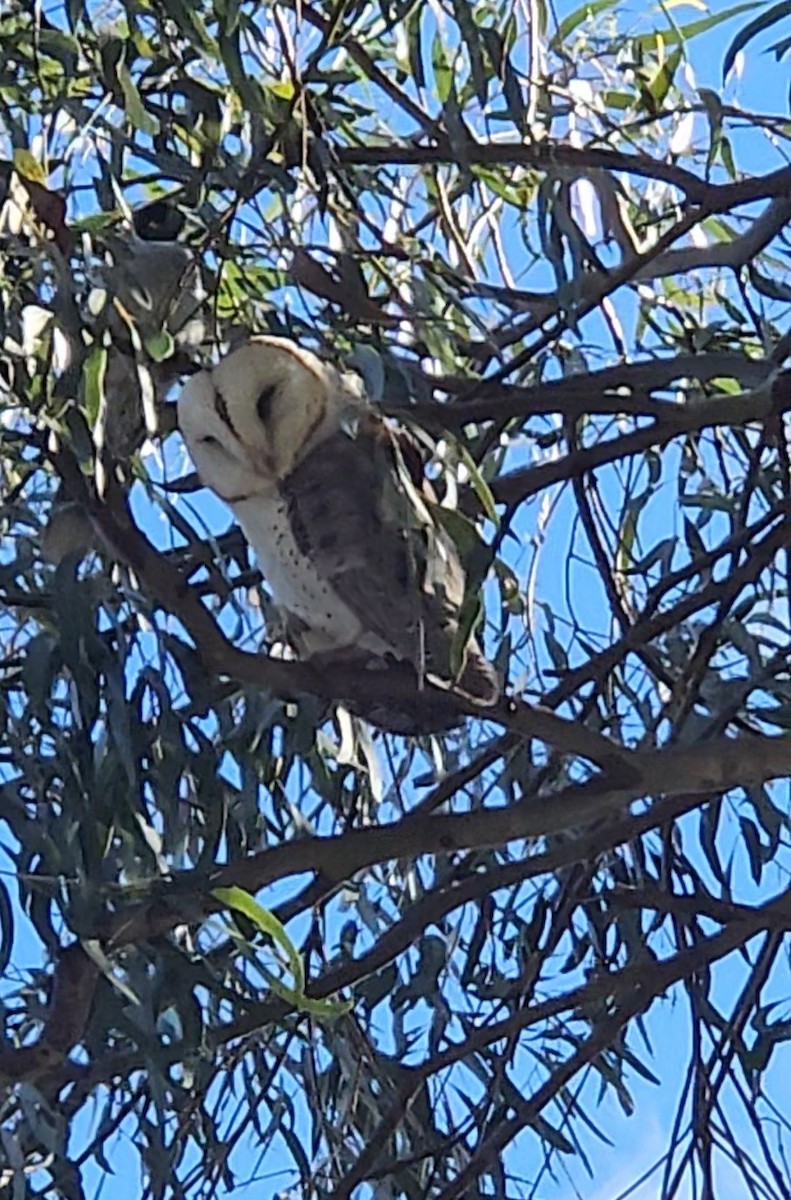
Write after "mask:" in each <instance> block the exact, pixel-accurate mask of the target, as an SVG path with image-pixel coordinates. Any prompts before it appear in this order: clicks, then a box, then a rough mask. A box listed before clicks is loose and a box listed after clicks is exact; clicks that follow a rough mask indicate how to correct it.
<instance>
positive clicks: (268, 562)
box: [234, 492, 382, 653]
mask: <svg viewBox="0 0 791 1200" xmlns="http://www.w3.org/2000/svg"><path fill="white" fill-rule="evenodd" d="M234 512H235V513H236V516H237V519H238V521H239V524H240V525H241V527H242V531H243V533H244V535H245V537H246V538H247V540H248V542H249V543H250V545H251V546H252V547H253V549H254V550H255V553H256V558H257V559H258V565H259V566H260V568H261V571H262V572H263V575H264V578H265V579H266V582H267V583H268V584H269V587H270V588H271V589H272V594H273V596H274V599H275V603H276V604H278V605H280V606H281V607H282V608H284V609H286V611H287V612H289V613H292V614H293V615H294V616H295V617H299V619H300V620H301V621H304V622H305V624H307V625H308V626H310V628H311V629H312V630H314V631H315V632H318V633H320V634H322V635H324V637H325V638H326V640H327V645H326V646H320V645H317V646H316V647H315V650H316V651H318V650H331V649H342V648H345V647H348V646H359V647H361V648H362V649H367V650H372V651H374V652H375V653H377V652H378V653H381V650H382V647H381V645H380V644H379V639H376V642H377V645H376V647H374V646H368V645H366V643H367V641H368V638H367V637H366V636H365V635H364V634H363V628H362V625H361V623H360V621H359V619H358V618H357V617H356V616H355V614H354V613H353V612H352V611H351V609H350V608H348V607H347V605H345V604H344V603H343V601H342V600H340V599H339V598H338V597H337V596H336V595H335V593H334V591H333V589H332V587H331V585H330V584H329V583H328V582H327V580H325V579H322V577H321V576H320V575H319V573H318V572H317V570H316V567H315V564H314V563H313V562H312V560H311V559H310V558H308V557H307V556H306V555H305V554H303V553H302V552H301V550H300V549H299V547H298V546H297V543H296V541H295V539H294V535H293V532H292V529H291V522H290V520H289V516H288V510H287V507H286V502H285V501H284V500H283V498H282V496H281V495H280V493H279V492H273V493H261V492H259V493H258V494H257V495H255V496H251V497H250V499H249V500H242V501H239V502H237V503H236V504H234Z"/></svg>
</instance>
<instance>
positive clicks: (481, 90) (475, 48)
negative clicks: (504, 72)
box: [453, 0, 489, 105]
mask: <svg viewBox="0 0 791 1200" xmlns="http://www.w3.org/2000/svg"><path fill="white" fill-rule="evenodd" d="M472 11H473V10H472V6H471V5H470V0H453V13H454V15H455V17H456V20H457V22H458V26H459V30H460V32H461V36H462V37H463V38H464V41H465V43H466V46H467V53H468V54H469V56H470V71H471V74H472V81H473V86H474V88H475V94H476V96H477V97H478V100H479V101H480V103H481V105H484V104H486V100H487V97H488V94H489V77H488V75H487V72H486V67H485V66H484V61H483V49H482V46H481V31H480V29H479V28H478V26H477V25H476V24H475V21H474V20H473V16H472Z"/></svg>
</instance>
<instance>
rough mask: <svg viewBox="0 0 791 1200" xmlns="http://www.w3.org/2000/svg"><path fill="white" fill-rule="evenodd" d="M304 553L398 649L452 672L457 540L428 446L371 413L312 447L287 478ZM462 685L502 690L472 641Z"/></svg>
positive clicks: (483, 692) (433, 668)
mask: <svg viewBox="0 0 791 1200" xmlns="http://www.w3.org/2000/svg"><path fill="white" fill-rule="evenodd" d="M281 492H282V494H283V496H284V498H285V499H286V501H287V504H288V510H289V517H290V522H291V527H292V531H293V534H294V538H295V540H296V542H297V545H298V546H299V549H300V551H301V552H302V553H303V554H305V555H307V556H309V557H310V558H311V559H312V560H313V562H314V563H315V566H316V569H317V571H318V572H319V574H320V575H322V576H323V577H324V578H325V579H327V580H328V581H329V582H331V585H332V588H333V590H334V591H335V593H336V594H337V595H338V597H339V598H340V599H341V600H342V601H343V602H344V603H345V604H346V605H347V606H348V607H349V608H350V609H351V610H352V611H353V612H354V613H355V614H356V615H357V616H358V617H359V618H360V620H361V621H362V623H363V625H364V627H365V629H366V630H369V631H370V632H372V633H375V634H376V635H377V636H378V637H379V638H381V640H382V641H383V643H384V644H385V645H386V646H387V647H388V649H389V650H390V652H391V653H392V654H393V655H394V657H396V658H398V659H402V660H405V661H407V662H409V663H411V664H412V665H413V666H414V667H415V668H416V669H417V670H418V673H419V674H422V673H423V672H424V671H426V670H427V671H429V672H431V673H433V674H436V675H439V676H440V677H442V678H445V679H447V678H449V676H450V667H451V661H450V660H451V647H452V645H453V640H454V637H455V634H456V632H457V629H458V615H459V609H460V607H461V604H462V601H463V598H464V582H465V581H464V571H463V568H462V565H461V562H460V559H459V556H458V552H457V550H456V547H455V545H454V544H453V542H452V541H451V539H450V537H449V536H448V535H447V533H446V532H445V531H444V530H443V529H442V527H441V526H440V525H439V524H438V523H437V522H436V521H435V520H434V518H433V517H432V515H431V511H430V504H431V499H430V489H427V486H426V484H425V481H424V478H423V464H422V459H421V457H420V453H419V451H418V450H417V448H416V447H415V445H414V443H413V442H412V441H411V439H409V438H408V436H406V435H401V434H397V433H395V431H394V430H392V429H391V428H390V427H389V426H388V425H387V423H386V422H385V421H384V420H382V418H380V417H378V416H376V415H375V414H366V415H365V416H363V417H362V418H361V419H360V420H359V421H358V423H357V427H356V428H355V429H353V430H348V431H347V430H344V429H342V430H339V431H338V432H337V433H336V434H334V435H333V436H332V437H330V438H327V439H326V440H325V441H323V442H322V443H321V444H320V445H319V446H318V447H317V448H316V449H315V450H314V451H312V452H311V453H310V454H308V455H306V457H305V458H304V459H303V460H302V461H301V462H300V463H299V465H298V466H297V467H296V468H295V470H294V471H292V472H291V474H290V475H289V476H288V477H287V478H286V479H285V480H284V481H283V482H282V483H281ZM461 683H462V686H463V687H465V689H466V690H469V691H470V694H472V695H474V696H478V697H479V698H480V699H482V700H484V701H485V702H487V703H492V702H493V701H494V699H496V696H497V692H498V690H499V688H498V684H497V680H496V676H495V674H494V671H493V669H492V668H491V666H490V665H489V663H488V662H487V661H486V659H485V658H484V657H483V655H482V654H481V652H480V650H479V649H478V647H477V645H476V644H475V643H474V642H471V644H470V648H469V653H468V655H467V660H466V665H465V668H464V670H463V672H462V678H461Z"/></svg>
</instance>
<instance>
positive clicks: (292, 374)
mask: <svg viewBox="0 0 791 1200" xmlns="http://www.w3.org/2000/svg"><path fill="white" fill-rule="evenodd" d="M178 413H179V425H180V428H181V432H182V434H183V436H184V438H185V440H186V443H187V446H188V448H189V451H190V454H191V455H192V458H193V461H194V463H195V466H196V467H197V470H198V474H199V476H200V478H201V481H202V482H203V483H204V484H205V485H206V486H207V487H209V488H211V489H212V491H214V492H215V493H216V494H217V495H218V496H220V497H221V498H222V499H223V500H224V501H225V502H226V504H228V505H229V507H230V508H231V509H232V510H233V512H234V514H235V516H236V518H237V520H238V521H239V524H240V525H241V527H242V530H243V532H244V534H245V537H246V538H247V540H248V541H249V543H250V545H251V546H252V547H253V549H254V550H255V552H256V555H257V558H258V563H259V566H260V567H261V570H262V572H263V574H264V577H265V579H266V581H267V583H268V584H269V586H270V588H271V589H272V592H273V595H274V599H275V602H276V604H277V606H278V608H279V609H280V611H281V613H282V615H283V617H284V620H285V625H286V630H287V638H288V640H289V641H290V643H291V644H292V645H293V647H294V649H295V650H296V652H297V653H298V654H299V656H300V657H301V658H303V659H304V660H306V661H310V662H311V663H312V665H314V666H316V667H319V668H320V667H322V666H326V667H329V666H331V664H332V663H342V664H344V665H345V666H350V665H357V664H359V666H360V668H361V669H369V668H379V669H381V670H386V669H389V670H391V671H393V672H394V673H396V674H399V676H400V678H402V679H403V676H404V672H405V671H406V672H407V673H408V676H409V678H410V679H411V680H412V681H414V698H413V699H411V698H410V699H409V700H408V701H406V700H404V698H403V688H400V689H399V699H398V700H397V701H396V700H394V701H393V705H392V706H390V705H389V704H379V705H375V706H374V705H371V704H369V705H368V706H366V705H365V704H364V703H363V702H362V701H359V700H357V701H356V700H355V697H354V696H348V697H346V700H347V701H348V704H349V707H350V708H351V710H352V711H353V712H356V713H357V714H358V715H360V716H363V717H365V718H366V719H367V720H369V721H371V723H373V724H375V725H378V726H380V727H382V728H386V729H390V730H392V731H394V732H399V733H417V732H428V731H437V730H439V729H445V728H449V727H451V726H453V725H455V724H458V722H459V716H458V713H457V709H456V706H455V705H453V703H452V702H449V703H448V704H447V705H445V704H440V705H438V704H437V702H436V695H435V696H434V698H433V701H432V702H431V703H428V702H427V697H426V694H425V692H422V691H421V689H422V687H423V681H424V680H425V679H428V680H431V681H432V682H438V683H439V684H440V685H441V686H444V687H445V688H448V687H450V686H452V685H455V686H456V687H457V688H458V689H459V690H460V691H461V692H463V693H464V694H465V695H466V696H468V697H470V698H471V699H473V700H476V701H478V702H479V703H482V704H487V705H491V704H494V703H496V701H497V699H498V696H499V685H498V681H497V676H496V674H495V671H494V668H493V667H492V666H491V664H490V663H489V662H488V661H487V660H486V658H485V657H484V656H483V654H482V652H481V650H480V648H479V646H478V644H477V642H476V641H475V638H474V637H472V636H469V637H468V638H467V640H466V645H465V644H462V645H459V642H460V641H462V640H463V635H462V634H461V633H460V629H459V618H460V613H461V611H462V605H463V602H464V598H465V575H464V569H463V567H462V564H461V560H460V558H459V554H458V551H457V549H456V546H455V544H454V542H453V541H452V539H451V538H450V536H449V535H448V533H447V532H446V530H445V529H444V528H443V526H442V524H441V523H440V521H439V519H438V516H437V504H436V499H435V497H434V494H433V491H432V489H431V486H430V484H429V483H428V480H427V479H426V478H425V475H424V468H423V462H422V459H421V456H420V454H419V452H418V450H417V448H416V445H415V443H414V442H413V441H412V440H411V439H410V438H409V436H408V435H406V434H405V433H403V432H401V431H397V430H396V429H394V428H393V426H392V425H391V424H390V423H389V422H388V421H386V420H385V419H384V418H383V417H382V416H381V415H380V414H379V413H377V412H376V411H375V409H374V408H373V407H372V406H371V405H370V403H369V401H368V399H367V397H366V395H365V393H364V391H363V387H362V383H361V381H360V380H359V378H358V377H357V376H354V375H343V374H341V372H340V371H338V370H337V369H336V368H335V367H333V366H332V365H330V364H329V363H326V362H323V361H322V360H321V359H319V358H318V357H317V356H316V355H315V354H312V353H310V352H309V351H307V350H303V349H301V348H300V347H299V346H297V345H296V344H295V343H293V342H291V341H288V340H286V339H283V338H276V337H257V338H253V339H252V340H251V341H250V342H249V343H247V344H246V345H244V346H242V347H241V348H239V349H237V350H235V351H234V352H233V353H231V354H229V355H228V356H227V357H226V358H224V359H223V360H222V362H221V363H220V364H219V366H217V367H215V368H214V369H213V370H211V371H202V372H200V374H197V375H194V376H193V377H192V378H191V379H190V380H189V382H188V383H187V385H186V386H185V388H184V390H183V392H182V393H181V396H180V399H179V404H178ZM392 677H393V678H395V674H394V675H393V676H392Z"/></svg>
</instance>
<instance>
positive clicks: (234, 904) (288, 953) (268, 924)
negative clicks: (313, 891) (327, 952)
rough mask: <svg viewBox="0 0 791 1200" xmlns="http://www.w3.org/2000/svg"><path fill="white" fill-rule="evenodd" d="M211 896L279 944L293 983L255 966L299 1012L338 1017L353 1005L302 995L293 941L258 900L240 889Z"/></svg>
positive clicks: (301, 969) (299, 958) (298, 958)
mask: <svg viewBox="0 0 791 1200" xmlns="http://www.w3.org/2000/svg"><path fill="white" fill-rule="evenodd" d="M212 896H213V897H214V898H215V899H216V900H219V901H220V903H221V904H225V905H227V907H228V908H231V909H234V910H235V911H236V912H238V913H241V914H242V915H243V916H245V917H247V919H248V921H250V922H252V924H253V925H254V926H255V927H256V929H258V930H260V932H261V933H264V934H266V935H267V936H268V937H270V938H271V939H272V941H273V942H274V943H275V944H276V945H277V946H279V947H280V949H281V950H282V951H283V954H284V955H285V957H286V960H287V962H288V966H289V969H290V971H291V974H292V976H293V978H294V986H293V987H289V986H288V984H284V983H283V982H282V981H281V980H280V979H278V978H277V976H276V975H274V974H273V973H272V972H271V971H269V970H268V969H267V968H266V967H265V966H263V964H261V963H259V964H258V969H259V970H260V971H261V973H262V975H264V977H265V978H266V981H267V983H268V984H269V986H270V987H271V989H272V991H273V992H274V993H275V994H276V995H277V996H279V997H280V999H281V1000H284V1001H286V1003H287V1004H290V1005H292V1006H293V1007H294V1008H296V1009H299V1010H300V1011H301V1012H307V1013H310V1014H311V1015H312V1016H316V1017H329V1018H334V1017H339V1016H343V1014H344V1013H347V1012H349V1011H350V1010H351V1008H352V1007H353V1005H352V1002H351V1001H350V1000H341V1001H338V1000H314V999H312V998H311V997H310V996H307V995H305V967H304V964H303V962H302V956H301V955H300V953H299V951H298V950H297V948H296V946H295V945H294V943H293V942H292V940H291V938H290V937H289V936H288V934H287V933H286V930H285V928H284V926H283V924H282V922H280V921H279V920H278V919H277V917H276V916H275V914H274V913H273V912H270V910H269V909H268V908H264V907H263V905H261V904H259V903H258V901H257V900H256V899H255V898H254V897H253V896H251V895H250V893H249V892H246V891H244V889H243V888H239V887H230V888H222V887H221V888H214V889H213V890H212Z"/></svg>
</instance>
